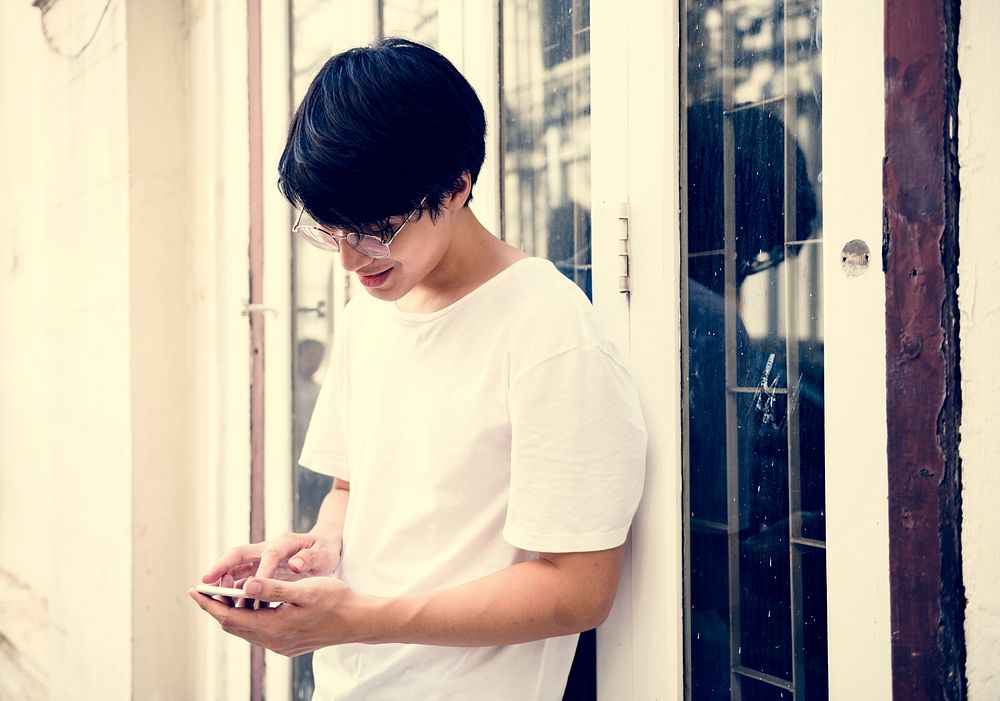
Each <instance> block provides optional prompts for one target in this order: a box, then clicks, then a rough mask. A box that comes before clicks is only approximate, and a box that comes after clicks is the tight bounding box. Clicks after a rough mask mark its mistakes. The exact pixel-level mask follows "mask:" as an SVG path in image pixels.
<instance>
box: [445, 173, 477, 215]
mask: <svg viewBox="0 0 1000 701" xmlns="http://www.w3.org/2000/svg"><path fill="white" fill-rule="evenodd" d="M459 177H460V178H461V180H462V186H461V187H460V188H458V189H457V190H453V191H452V193H451V194H450V195H449V196H448V198H447V200H445V203H446V206H447V207H448V209H461V208H462V207H464V206H465V201H466V200H467V199H469V192H470V191H471V190H472V176H471V175H470V174H469V171H465V172H464V173H462V174H461V175H460V176H459Z"/></svg>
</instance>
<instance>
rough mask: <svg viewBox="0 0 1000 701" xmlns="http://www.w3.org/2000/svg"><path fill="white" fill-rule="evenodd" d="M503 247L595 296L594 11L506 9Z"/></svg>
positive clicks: (514, 0) (507, 1) (582, 7)
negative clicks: (536, 259)
mask: <svg viewBox="0 0 1000 701" xmlns="http://www.w3.org/2000/svg"><path fill="white" fill-rule="evenodd" d="M502 14H503V36H502V38H501V50H502V60H501V64H502V79H501V83H502V89H501V97H502V111H503V113H502V119H503V137H502V140H503V166H502V170H503V176H502V177H503V205H502V207H503V216H502V221H503V237H504V239H505V240H506V241H507V242H508V243H510V244H512V245H514V246H517V247H519V248H521V249H522V250H525V251H527V252H528V253H531V254H532V255H536V256H541V257H543V258H548V259H550V260H551V261H553V262H554V263H555V265H556V267H557V268H559V270H560V271H562V272H563V274H565V275H566V276H567V277H569V278H570V279H571V280H573V281H574V282H576V284H577V285H579V286H580V288H581V289H583V291H584V292H586V294H587V296H588V297H590V296H591V274H590V3H589V1H588V0H504V2H503V4H502Z"/></svg>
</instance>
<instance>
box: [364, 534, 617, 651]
mask: <svg viewBox="0 0 1000 701" xmlns="http://www.w3.org/2000/svg"><path fill="white" fill-rule="evenodd" d="M549 557H555V561H554V562H553V561H551V560H549V559H544V558H543V559H539V560H532V561H529V562H523V563H520V564H517V565H514V566H512V567H508V568H506V569H503V570H500V571H499V572H495V573H493V574H491V575H488V576H486V577H483V578H481V579H477V580H475V581H472V582H468V583H466V584H462V585H459V586H456V587H451V588H448V589H441V590H437V591H434V592H429V593H425V594H418V595H411V596H402V597H396V598H386V599H374V600H372V601H370V602H369V604H368V606H367V608H369V612H368V621H367V624H366V630H365V631H364V635H363V642H371V643H383V642H400V643H419V644H426V645H456V646H463V647H468V646H480V645H508V644H513V643H521V642H527V641H530V640H539V639H542V638H549V637H554V636H559V635H569V634H571V633H577V632H580V631H581V630H587V629H589V628H593V627H596V626H598V625H600V624H601V623H602V622H603V621H604V619H605V618H607V615H608V613H609V612H610V610H611V604H612V603H613V601H614V595H615V592H616V591H617V587H618V576H619V572H620V569H621V558H622V548H621V547H618V548H614V549H612V550H606V551H601V552H598V553H568V554H565V555H559V556H549Z"/></svg>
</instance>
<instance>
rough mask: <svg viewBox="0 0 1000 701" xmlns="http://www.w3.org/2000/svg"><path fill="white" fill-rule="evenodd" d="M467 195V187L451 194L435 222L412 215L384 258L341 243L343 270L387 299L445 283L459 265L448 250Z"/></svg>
mask: <svg viewBox="0 0 1000 701" xmlns="http://www.w3.org/2000/svg"><path fill="white" fill-rule="evenodd" d="M467 195H468V186H466V187H464V188H463V189H462V191H460V192H458V193H455V194H454V195H451V196H450V197H449V198H448V199H447V200H446V201H445V203H444V207H443V209H442V211H441V214H440V215H439V216H438V217H437V219H436V220H435V221H432V220H431V217H430V215H429V214H427V213H426V212H425V213H423V214H421V215H420V216H419V217H416V216H414V217H413V218H411V219H410V220H409V222H407V224H406V227H405V228H404V229H403V230H402V231H401V232H400V233H399V235H398V236H397V237H396V239H395V240H394V241H393V243H392V245H391V246H390V248H389V256H388V257H387V258H378V259H374V258H371V257H369V256H366V255H365V254H364V253H361V252H359V251H358V250H356V249H355V248H353V247H352V246H348V245H342V246H341V247H340V254H339V255H340V261H341V263H342V264H343V266H344V269H345V270H347V271H348V272H352V273H355V274H356V275H357V276H358V279H359V280H360V281H361V284H362V285H364V287H365V290H366V291H367V292H368V293H369V294H370V295H372V296H373V297H375V298H377V299H381V300H383V301H386V302H395V301H396V300H398V299H401V298H402V297H404V296H405V295H406V294H408V293H409V292H410V291H411V290H413V289H414V288H415V287H420V286H436V285H438V284H440V283H441V282H446V280H444V278H446V277H447V275H448V271H449V270H452V269H454V266H460V265H461V261H454V260H451V259H450V258H449V256H448V253H449V250H450V249H451V243H452V240H453V237H454V235H455V231H456V228H457V227H456V224H457V220H458V215H459V214H460V212H461V210H462V205H463V204H464V203H465V199H466V196H467ZM402 219H403V218H402V217H400V218H399V220H400V222H401V221H402ZM390 223H391V224H392V225H397V224H398V222H396V221H392V222H390Z"/></svg>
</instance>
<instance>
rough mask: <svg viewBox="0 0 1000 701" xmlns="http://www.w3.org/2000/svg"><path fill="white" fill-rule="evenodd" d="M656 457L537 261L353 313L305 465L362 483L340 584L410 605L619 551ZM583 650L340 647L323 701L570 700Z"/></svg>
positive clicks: (321, 691) (633, 404)
mask: <svg viewBox="0 0 1000 701" xmlns="http://www.w3.org/2000/svg"><path fill="white" fill-rule="evenodd" d="M645 449H646V432H645V427H644V425H643V420H642V414H641V412H640V408H639V402H638V398H637V395H636V391H635V387H634V385H633V383H632V380H631V378H630V376H629V374H628V372H627V371H626V370H625V368H624V366H623V364H622V361H621V359H620V358H619V355H618V353H617V351H616V350H615V349H614V347H613V346H612V344H611V342H610V340H609V339H608V337H607V334H606V333H605V332H604V330H603V329H602V328H601V327H600V326H599V324H598V323H597V320H596V318H595V315H594V312H593V308H592V307H591V305H590V302H589V301H588V300H587V298H586V296H584V294H583V293H582V292H581V291H580V290H579V288H577V287H576V286H575V285H574V284H573V283H572V282H570V281H569V280H567V279H566V278H565V277H563V276H562V275H561V274H560V273H559V272H558V271H557V270H556V269H555V267H554V266H553V265H552V264H551V263H550V262H548V261H546V260H543V259H539V258H525V259H521V260H519V261H517V262H516V263H514V264H513V265H511V266H510V267H508V268H507V269H505V270H504V271H502V272H501V273H499V274H498V275H497V276H495V277H493V278H492V279H490V280H488V281H487V282H485V283H484V284H482V285H481V286H480V287H478V288H477V289H475V290H474V291H472V292H471V293H469V294H468V295H466V296H465V297H463V298H461V299H460V300H458V301H457V302H454V303H453V304H451V305H449V306H448V307H445V308H444V309H441V310H439V311H437V312H433V313H430V314H413V313H405V312H402V311H400V310H399V309H397V308H396V306H395V305H394V304H391V303H386V302H381V301H379V300H376V299H374V298H372V297H371V296H369V295H367V294H365V295H361V296H359V297H357V298H355V299H354V300H352V302H351V303H350V304H349V305H348V307H347V309H346V311H345V316H344V318H343V320H342V326H341V328H340V332H339V333H338V337H337V340H336V341H335V343H334V348H333V353H332V356H331V365H330V370H329V371H328V373H327V376H326V379H325V381H324V384H323V389H322V390H321V392H320V396H319V400H318V402H317V404H316V408H315V411H314V413H313V417H312V422H311V424H310V427H309V432H308V434H307V436H306V443H305V447H304V449H303V452H302V457H301V460H300V462H301V464H302V465H304V466H306V467H309V468H311V469H313V470H316V471H318V472H322V473H324V474H328V475H333V476H336V477H340V478H341V479H345V480H349V481H350V483H351V496H350V499H349V501H348V509H347V519H346V522H345V524H344V550H343V559H342V562H341V565H340V568H339V570H338V572H337V575H338V576H339V577H340V578H341V579H342V580H343V581H344V582H346V583H347V584H348V585H349V586H350V587H351V588H353V589H354V590H355V591H358V592H363V593H366V594H372V595H376V596H395V595H402V594H409V593H418V592H425V591H429V590H434V589H439V588H442V587H449V586H453V585H456V584H461V583H463V582H468V581H470V580H474V579H478V578H480V577H483V576H485V575H487V574H490V573H492V572H495V571H497V570H500V569H503V568H506V567H508V566H510V565H512V564H514V563H517V562H522V561H524V560H528V559H531V558H535V557H537V553H539V552H579V551H593V550H604V549H607V548H612V547H615V546H618V545H621V544H622V543H623V542H624V541H625V537H626V534H627V532H628V528H629V525H630V523H631V521H632V516H633V515H634V513H635V509H636V506H637V505H638V502H639V497H640V495H641V492H642V485H643V475H644V463H645ZM576 640H577V636H576V635H570V636H565V637H559V638H550V639H547V640H539V641H535V642H530V643H523V644H519V645H508V646H498V647H479V648H459V647H441V646H429V645H403V644H384V645H340V646H334V647H328V648H324V649H322V650H318V651H317V652H316V653H315V655H314V657H313V666H314V673H315V679H316V694H315V696H314V698H315V699H316V701H328V700H332V699H336V700H337V701H343V700H347V699H400V700H410V699H420V700H421V701H431V700H433V699H448V701H455V699H463V700H465V699H472V700H475V701H480V700H487V699H496V700H497V701H511V700H517V701H530V700H532V699H537V700H539V701H550V700H555V699H560V698H561V696H562V693H563V689H564V687H565V684H566V678H567V675H568V673H569V668H570V664H571V662H572V659H573V654H574V651H575V648H576Z"/></svg>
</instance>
